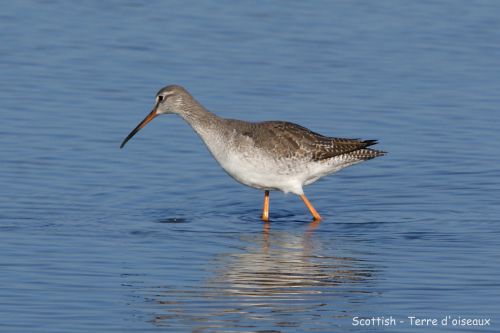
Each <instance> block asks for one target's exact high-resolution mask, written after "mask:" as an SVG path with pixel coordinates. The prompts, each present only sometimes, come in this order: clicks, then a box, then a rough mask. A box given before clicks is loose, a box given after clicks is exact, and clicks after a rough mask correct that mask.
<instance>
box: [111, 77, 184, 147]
mask: <svg viewBox="0 0 500 333" xmlns="http://www.w3.org/2000/svg"><path fill="white" fill-rule="evenodd" d="M191 100H192V97H191V95H190V94H189V93H188V92H187V90H186V89H184V88H183V87H181V86H177V85H170V86H166V87H163V88H161V89H160V91H158V93H157V94H156V100H155V105H154V107H153V110H152V111H151V112H150V113H149V114H148V115H147V116H146V118H144V120H143V121H141V122H140V123H139V125H137V126H136V128H134V129H133V130H132V132H130V134H129V135H128V136H127V137H126V138H125V140H123V142H122V144H121V145H120V148H123V146H125V144H126V143H127V142H128V140H130V139H132V137H133V136H134V135H135V134H136V133H137V132H139V131H140V130H141V129H142V128H143V127H144V126H146V124H147V123H149V122H150V121H151V120H153V119H154V118H155V117H156V116H158V115H160V114H168V113H176V114H179V113H182V112H183V110H185V106H186V104H189V102H190V101H191Z"/></svg>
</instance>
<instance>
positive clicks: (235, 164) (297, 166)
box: [199, 132, 357, 195]
mask: <svg viewBox="0 0 500 333" xmlns="http://www.w3.org/2000/svg"><path fill="white" fill-rule="evenodd" d="M199 134H200V136H201V137H202V138H203V140H204V141H205V143H206V144H207V147H208V149H209V150H210V152H211V153H212V155H213V156H214V158H215V159H216V160H217V162H219V164H220V165H221V166H222V168H223V169H224V170H225V171H226V172H227V173H228V174H229V175H230V176H231V177H233V178H234V179H235V180H237V181H238V182H240V183H242V184H245V185H247V186H250V187H253V188H257V189H264V190H280V191H283V192H285V193H288V192H291V193H294V194H297V195H302V194H304V191H303V189H302V187H303V186H304V185H308V184H311V183H313V182H315V181H316V180H318V179H319V178H321V177H323V176H325V175H328V174H331V173H334V172H337V171H339V170H341V169H343V168H345V167H347V166H350V165H352V164H355V163H356V162H357V161H352V160H351V159H348V158H346V157H342V156H338V157H334V158H330V159H326V160H323V161H319V162H311V161H303V160H291V159H277V158H276V157H275V156H270V154H268V153H267V152H265V151H263V150H259V149H257V148H255V147H254V146H253V142H252V141H251V140H248V142H246V143H245V142H243V143H242V142H239V146H238V147H236V148H235V145H232V144H229V143H227V142H225V143H222V142H220V141H221V140H222V139H221V138H219V137H213V136H211V134H212V133H200V132H199ZM229 147H231V148H229Z"/></svg>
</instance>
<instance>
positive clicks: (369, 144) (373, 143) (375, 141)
mask: <svg viewBox="0 0 500 333" xmlns="http://www.w3.org/2000/svg"><path fill="white" fill-rule="evenodd" d="M363 143H364V144H365V145H366V146H365V147H369V146H373V145H376V144H377V143H378V140H364V141H363Z"/></svg>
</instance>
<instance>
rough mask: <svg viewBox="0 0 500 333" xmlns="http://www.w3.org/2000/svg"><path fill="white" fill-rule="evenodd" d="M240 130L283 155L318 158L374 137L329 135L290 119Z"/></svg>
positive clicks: (363, 144) (347, 150) (356, 146)
mask: <svg viewBox="0 0 500 333" xmlns="http://www.w3.org/2000/svg"><path fill="white" fill-rule="evenodd" d="M252 127H253V128H251V129H249V131H245V132H244V133H243V134H244V135H246V136H249V137H250V138H252V140H253V141H254V143H255V145H256V146H257V147H260V148H262V149H265V150H267V151H269V152H271V153H273V154H275V155H276V156H281V157H282V158H291V157H295V158H303V159H310V160H313V161H320V160H324V159H328V158H331V157H335V156H338V155H342V154H347V153H350V152H353V151H356V150H359V149H363V148H365V147H368V146H370V145H373V144H375V143H376V140H366V141H361V140H359V139H343V138H331V137H326V136H323V135H321V134H319V133H315V132H313V131H310V130H309V129H307V128H305V127H303V126H300V125H297V124H294V123H289V122H283V121H267V122H261V123H256V124H253V126H252Z"/></svg>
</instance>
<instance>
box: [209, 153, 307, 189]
mask: <svg viewBox="0 0 500 333" xmlns="http://www.w3.org/2000/svg"><path fill="white" fill-rule="evenodd" d="M219 163H220V164H221V166H222V168H223V169H224V170H225V171H226V172H227V173H228V174H229V175H230V176H231V177H233V178H234V179H235V180H237V181H238V182H240V183H242V184H245V185H247V186H250V187H253V188H258V189H266V190H280V191H283V192H292V193H296V194H301V193H302V177H300V174H301V173H300V172H299V171H298V170H295V169H293V168H290V166H289V165H284V164H283V163H280V162H279V161H276V160H274V159H272V158H269V157H266V156H262V157H261V158H255V156H246V155H245V154H229V155H228V156H227V158H225V159H221V160H219Z"/></svg>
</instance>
